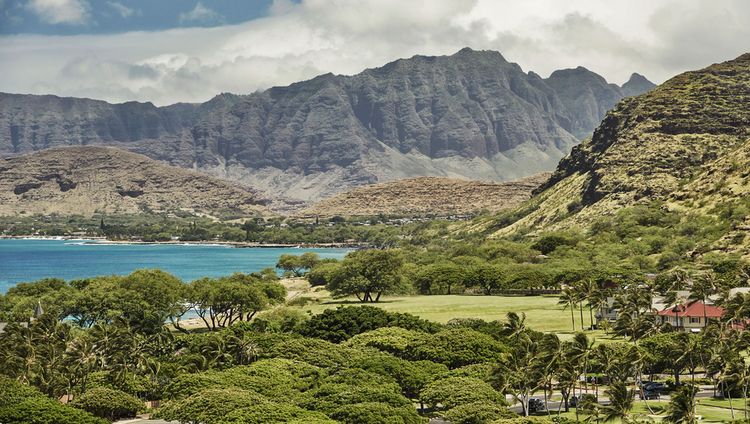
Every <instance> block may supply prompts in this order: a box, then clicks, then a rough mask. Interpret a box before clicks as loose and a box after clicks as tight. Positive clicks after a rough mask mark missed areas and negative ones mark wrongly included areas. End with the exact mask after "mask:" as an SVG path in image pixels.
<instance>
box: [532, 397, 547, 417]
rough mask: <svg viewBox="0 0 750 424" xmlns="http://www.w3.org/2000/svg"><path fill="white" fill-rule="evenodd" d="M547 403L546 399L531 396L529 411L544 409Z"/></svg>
mask: <svg viewBox="0 0 750 424" xmlns="http://www.w3.org/2000/svg"><path fill="white" fill-rule="evenodd" d="M544 409H545V405H544V401H543V400H541V399H539V398H531V399H529V413H532V414H533V413H534V412H539V411H544Z"/></svg>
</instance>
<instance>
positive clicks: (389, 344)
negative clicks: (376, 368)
mask: <svg viewBox="0 0 750 424" xmlns="http://www.w3.org/2000/svg"><path fill="white" fill-rule="evenodd" d="M426 336H427V333H424V332H422V331H414V330H407V329H405V328H400V327H382V328H378V329H377V330H372V331H368V332H366V333H361V334H357V335H356V336H354V337H352V338H351V339H349V340H347V341H346V343H345V345H347V346H355V347H374V348H375V349H378V350H382V351H384V352H388V353H392V354H394V355H397V356H401V355H403V354H404V352H405V351H406V348H407V347H408V346H409V345H410V344H411V343H414V342H415V341H417V340H420V339H421V338H423V337H426Z"/></svg>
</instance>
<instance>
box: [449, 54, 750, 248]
mask: <svg viewBox="0 0 750 424" xmlns="http://www.w3.org/2000/svg"><path fill="white" fill-rule="evenodd" d="M749 137H750V54H745V55H743V56H740V57H739V58H737V59H735V60H732V61H729V62H725V63H721V64H715V65H712V66H709V67H707V68H705V69H702V70H698V71H691V72H686V73H684V74H681V75H678V76H676V77H674V78H672V79H670V80H669V81H667V82H665V83H664V84H662V85H661V86H659V87H658V88H656V89H654V90H653V91H651V92H649V93H647V94H644V95H641V96H638V97H633V98H628V99H625V100H623V101H622V102H620V103H619V104H618V106H617V107H616V108H615V109H614V110H612V111H611V112H609V113H608V114H607V116H606V117H605V118H604V120H603V121H602V123H601V124H600V126H599V127H598V128H597V130H596V131H595V132H594V135H593V137H592V138H591V139H590V140H588V141H586V142H584V143H583V144H582V145H580V146H578V147H576V148H575V149H574V150H573V152H572V153H571V154H570V155H569V156H568V157H566V158H565V159H563V160H562V161H561V163H560V164H559V166H558V168H557V170H556V171H555V173H554V174H553V176H552V178H551V179H550V180H549V181H548V182H547V183H546V184H545V185H544V186H543V187H542V188H541V189H540V192H539V193H538V195H537V196H535V197H534V198H532V199H531V200H529V201H528V202H526V203H525V204H523V205H521V206H520V207H519V208H518V209H516V210H515V211H514V212H512V213H504V214H501V215H495V216H489V217H484V218H480V219H478V220H476V221H474V222H473V223H472V224H470V225H468V226H465V227H461V228H459V230H460V231H469V232H474V233H481V234H485V235H488V236H491V237H501V236H507V235H512V234H519V233H522V234H525V233H529V232H532V233H540V232H543V231H550V230H552V231H555V230H573V231H581V230H583V231H589V232H590V230H591V229H592V228H594V227H596V226H597V225H600V224H601V223H602V222H603V221H612V220H613V218H614V217H616V216H617V214H619V213H621V211H623V210H626V209H628V208H632V207H657V208H660V209H662V210H664V211H665V212H667V213H671V214H675V216H676V220H677V221H676V222H677V223H680V222H682V223H690V222H691V221H695V220H696V219H698V220H707V221H710V222H711V223H712V224H710V225H718V226H720V227H722V229H721V231H720V232H719V233H716V232H713V233H712V234H711V237H707V238H704V239H701V240H699V241H701V242H704V243H708V244H710V246H708V248H707V250H717V251H723V252H736V253H740V254H743V255H744V254H747V253H748V251H749V250H748V244H749V243H750V241H748V240H746V238H745V236H744V233H745V232H746V230H747V229H748V228H750V225H748V224H750V221H749V220H748V214H749V213H748V211H750V209H748V206H750V204H749V203H748V200H747V194H748V192H749V191H750V181H749V180H748V178H750V138H749ZM654 205H657V206H654Z"/></svg>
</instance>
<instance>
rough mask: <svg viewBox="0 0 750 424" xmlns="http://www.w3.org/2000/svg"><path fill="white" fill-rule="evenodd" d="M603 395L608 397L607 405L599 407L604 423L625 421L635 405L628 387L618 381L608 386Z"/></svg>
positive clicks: (632, 393)
mask: <svg viewBox="0 0 750 424" xmlns="http://www.w3.org/2000/svg"><path fill="white" fill-rule="evenodd" d="M604 393H605V394H606V395H607V397H609V405H606V406H603V407H601V409H602V411H603V412H604V414H603V418H604V422H610V421H615V420H621V421H626V420H627V417H628V416H629V414H630V411H631V410H632V409H633V404H634V403H635V402H634V399H635V392H634V391H633V390H628V386H627V385H626V384H625V383H624V382H622V381H620V382H617V383H612V384H610V386H609V388H608V389H607V390H605V391H604Z"/></svg>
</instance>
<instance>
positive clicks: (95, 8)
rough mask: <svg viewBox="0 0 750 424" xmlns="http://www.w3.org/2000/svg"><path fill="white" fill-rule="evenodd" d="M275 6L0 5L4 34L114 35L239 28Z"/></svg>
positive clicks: (0, 0)
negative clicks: (227, 27)
mask: <svg viewBox="0 0 750 424" xmlns="http://www.w3.org/2000/svg"><path fill="white" fill-rule="evenodd" d="M271 4H272V0H245V1H242V0H201V1H196V0H160V1H159V0H94V1H58V0H37V1H29V0H0V34H45V35H76V34H112V33H122V32H128V31H158V30H165V29H170V28H178V27H213V26H221V25H231V24H237V23H241V22H245V21H249V20H252V19H256V18H259V17H263V16H266V15H267V14H268V12H269V7H270V6H271Z"/></svg>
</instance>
